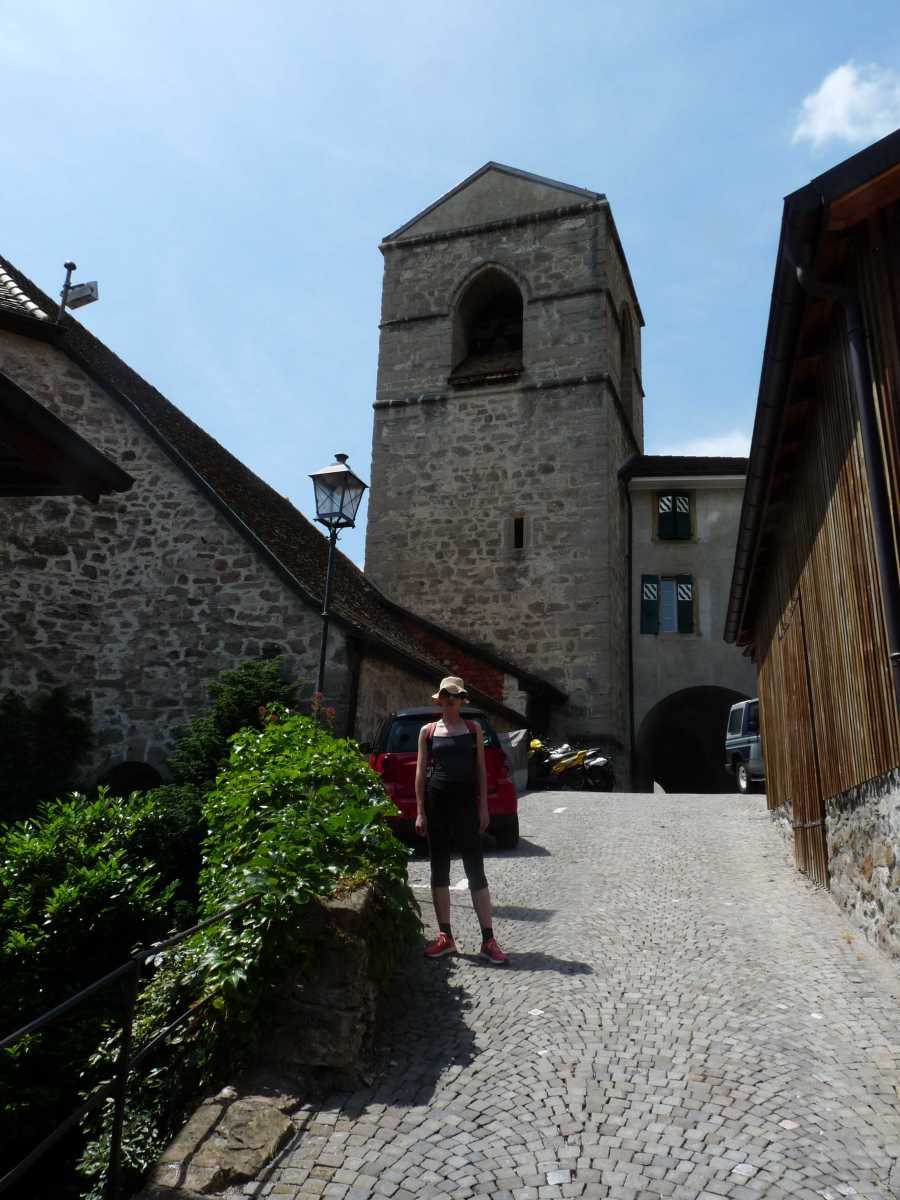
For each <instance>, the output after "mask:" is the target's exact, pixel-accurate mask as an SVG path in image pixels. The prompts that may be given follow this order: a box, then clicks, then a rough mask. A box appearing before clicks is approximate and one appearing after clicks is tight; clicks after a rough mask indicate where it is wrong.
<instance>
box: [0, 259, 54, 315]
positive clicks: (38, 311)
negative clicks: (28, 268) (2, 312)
mask: <svg viewBox="0 0 900 1200" xmlns="http://www.w3.org/2000/svg"><path fill="white" fill-rule="evenodd" d="M0 308H6V309H9V310H11V311H12V312H15V313H19V314H20V315H21V316H25V317H37V318H39V319H42V320H45V321H46V320H47V319H48V318H47V313H46V312H45V311H44V310H43V309H42V308H40V306H39V305H37V304H35V302H34V301H33V300H31V299H29V297H28V296H26V294H25V292H24V291H23V290H22V288H20V287H19V285H18V284H17V283H16V281H15V279H13V277H12V275H10V273H9V271H7V270H5V269H4V266H3V261H2V259H0Z"/></svg>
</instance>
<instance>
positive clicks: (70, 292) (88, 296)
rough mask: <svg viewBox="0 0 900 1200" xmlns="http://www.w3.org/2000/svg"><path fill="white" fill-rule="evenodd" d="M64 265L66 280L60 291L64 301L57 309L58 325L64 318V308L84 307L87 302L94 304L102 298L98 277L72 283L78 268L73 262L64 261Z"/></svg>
mask: <svg viewBox="0 0 900 1200" xmlns="http://www.w3.org/2000/svg"><path fill="white" fill-rule="evenodd" d="M63 266H64V267H65V268H66V281H65V283H64V284H63V286H62V291H61V292H60V296H61V297H62V302H61V303H60V306H59V308H58V309H57V311H56V324H57V325H58V324H59V323H60V321H61V320H62V315H63V311H64V309H67V308H82V307H83V306H84V305H85V304H93V303H94V301H95V300H99V299H100V288H99V286H98V285H97V280H96V279H92V280H91V281H90V283H72V272H73V271H76V270H77V269H78V268H77V266H76V265H75V263H73V262H67V263H63Z"/></svg>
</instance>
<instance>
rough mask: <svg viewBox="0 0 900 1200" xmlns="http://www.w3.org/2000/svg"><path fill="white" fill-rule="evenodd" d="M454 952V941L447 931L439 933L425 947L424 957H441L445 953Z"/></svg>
mask: <svg viewBox="0 0 900 1200" xmlns="http://www.w3.org/2000/svg"><path fill="white" fill-rule="evenodd" d="M455 953H456V942H454V940H453V938H452V937H451V936H450V934H449V933H443V932H441V933H439V934H438V935H437V937H436V938H435V939H434V941H433V942H429V943H428V945H427V946H426V947H425V957H426V958H443V956H444V955H445V954H455Z"/></svg>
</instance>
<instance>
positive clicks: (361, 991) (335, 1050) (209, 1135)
mask: <svg viewBox="0 0 900 1200" xmlns="http://www.w3.org/2000/svg"><path fill="white" fill-rule="evenodd" d="M309 920H311V921H312V922H313V924H314V933H315V932H318V933H320V934H321V935H322V936H321V937H320V938H319V941H318V945H317V947H316V953H315V964H314V970H313V972H312V973H311V972H310V970H309V969H308V968H300V969H297V970H296V971H294V972H292V973H290V974H288V975H287V976H286V977H285V980H284V983H283V985H282V987H281V989H280V992H279V995H278V996H277V998H276V999H275V1001H274V1003H273V1006H272V1011H271V1012H270V1013H269V1014H268V1020H267V1031H266V1034H265V1037H264V1039H263V1040H262V1041H261V1044H260V1046H259V1049H258V1052H257V1054H256V1056H255V1062H254V1063H253V1065H252V1067H251V1068H250V1069H248V1071H247V1072H246V1073H245V1074H244V1075H243V1076H242V1077H241V1078H240V1079H239V1080H237V1081H236V1082H235V1083H234V1084H233V1085H228V1086H226V1087H223V1088H222V1089H221V1090H220V1091H219V1092H217V1093H216V1094H215V1095H212V1096H208V1097H206V1098H205V1099H204V1100H203V1101H202V1102H201V1103H200V1104H199V1105H198V1107H197V1109H196V1111H195V1112H194V1114H193V1116H192V1117H191V1118H190V1119H189V1120H188V1121H187V1123H186V1124H185V1126H184V1128H183V1129H182V1130H181V1132H180V1133H179V1134H178V1136H177V1137H176V1138H175V1139H174V1141H173V1142H172V1144H171V1145H170V1146H169V1147H168V1149H167V1150H166V1151H165V1152H164V1154H163V1155H162V1157H161V1158H160V1160H159V1162H158V1163H157V1164H156V1166H155V1167H154V1168H153V1170H152V1171H151V1173H150V1177H149V1180H148V1183H147V1186H146V1187H145V1189H144V1190H143V1191H142V1192H141V1193H140V1196H138V1197H136V1198H135V1200H192V1198H193V1197H198V1196H210V1195H218V1194H220V1193H221V1192H223V1191H224V1190H225V1189H226V1188H229V1187H234V1186H236V1185H239V1184H242V1183H245V1182H249V1181H250V1180H253V1179H255V1178H256V1177H257V1176H258V1175H259V1173H260V1172H261V1171H262V1169H263V1168H264V1167H265V1165H266V1164H267V1163H268V1162H270V1161H271V1160H272V1159H273V1158H274V1157H275V1156H276V1155H277V1154H278V1153H279V1151H280V1150H281V1149H282V1148H283V1147H284V1146H285V1145H286V1144H287V1143H288V1142H289V1141H290V1140H291V1138H292V1137H294V1135H295V1134H296V1133H297V1132H298V1131H299V1130H300V1128H301V1127H302V1117H301V1114H302V1110H303V1109H304V1106H305V1105H306V1104H307V1103H308V1102H309V1099H310V1098H311V1097H314V1096H316V1095H318V1094H319V1093H320V1092H321V1091H322V1089H323V1088H326V1087H328V1086H338V1087H344V1086H353V1085H354V1084H355V1083H356V1082H357V1080H358V1078H359V1075H360V1072H361V1071H362V1070H363V1069H364V1064H365V1061H366V1057H367V1054H368V1051H369V1048H370V1046H371V1043H372V1038H373V1035H374V1031H375V1025H376V1020H377V1013H378V999H379V986H378V983H377V979H378V969H377V962H376V960H375V958H374V957H373V953H372V949H373V947H374V946H376V944H377V941H378V935H377V930H378V919H377V907H376V902H375V898H374V892H373V890H372V888H371V887H369V886H366V887H363V888H359V889H357V890H356V891H354V892H351V893H349V894H348V895H346V896H343V897H340V898H338V899H332V900H328V901H324V902H322V903H321V904H320V905H318V906H317V907H316V908H315V910H313V911H312V912H311V913H310V917H309ZM316 926H317V927H318V928H317V929H316V928H315V927H316Z"/></svg>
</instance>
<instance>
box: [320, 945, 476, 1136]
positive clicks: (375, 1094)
mask: <svg viewBox="0 0 900 1200" xmlns="http://www.w3.org/2000/svg"><path fill="white" fill-rule="evenodd" d="M457 962H458V959H455V958H453V957H450V956H448V957H447V958H442V959H438V960H437V961H427V960H426V959H425V958H423V957H422V951H421V949H418V950H416V951H415V952H414V953H413V954H412V955H411V956H410V958H409V959H408V960H407V961H406V962H404V963H403V964H402V965H401V967H400V968H399V970H398V971H397V974H396V975H395V977H394V979H393V981H392V983H391V985H390V993H389V995H388V997H387V999H386V1001H385V1011H384V1016H383V1021H382V1028H381V1034H380V1036H379V1038H378V1042H377V1045H376V1048H375V1053H374V1055H373V1060H372V1065H371V1074H370V1076H369V1078H371V1084H370V1085H368V1084H367V1085H366V1086H361V1087H360V1088H359V1089H358V1090H357V1091H355V1092H353V1093H352V1094H350V1095H347V1096H345V1097H343V1105H342V1107H343V1113H344V1115H345V1116H348V1117H350V1118H354V1117H358V1116H360V1115H362V1113H363V1112H364V1111H365V1109H366V1107H367V1106H368V1105H370V1104H386V1105H390V1106H392V1107H403V1108H405V1107H413V1106H415V1105H419V1104H425V1103H427V1102H428V1100H429V1099H430V1098H431V1096H432V1094H433V1093H434V1089H435V1087H436V1085H437V1082H438V1079H439V1078H440V1077H441V1075H442V1074H443V1073H444V1072H445V1071H446V1070H447V1069H448V1067H466V1066H468V1065H469V1064H470V1063H471V1062H473V1061H474V1060H475V1058H476V1056H477V1054H478V1051H477V1048H476V1045H475V1034H474V1032H473V1031H472V1030H471V1029H470V1028H469V1027H468V1025H466V1023H465V1020H464V1014H465V1012H466V1011H467V1010H468V1009H469V1008H470V1007H471V998H470V995H469V992H468V990H467V989H466V988H465V987H464V986H463V985H461V984H458V983H456V982H455V981H454V967H455V965H456V963H457Z"/></svg>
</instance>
